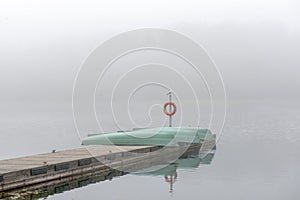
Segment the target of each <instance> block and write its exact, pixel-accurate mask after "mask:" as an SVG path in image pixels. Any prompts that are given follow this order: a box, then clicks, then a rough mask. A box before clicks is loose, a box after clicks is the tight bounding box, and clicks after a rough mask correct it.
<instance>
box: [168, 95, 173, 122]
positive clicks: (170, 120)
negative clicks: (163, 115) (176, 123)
mask: <svg viewBox="0 0 300 200" xmlns="http://www.w3.org/2000/svg"><path fill="white" fill-rule="evenodd" d="M168 94H169V102H172V92H171V91H170V92H169V93H168ZM169 112H170V113H171V112H172V106H171V104H170V105H169ZM169 127H172V115H170V116H169Z"/></svg>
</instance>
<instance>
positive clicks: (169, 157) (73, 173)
mask: <svg viewBox="0 0 300 200" xmlns="http://www.w3.org/2000/svg"><path fill="white" fill-rule="evenodd" d="M207 144H211V145H215V143H214V141H213V142H210V143H207ZM207 144H206V146H207ZM211 145H210V147H209V148H210V149H212V148H211ZM201 146H203V147H204V146H205V145H203V144H193V145H190V144H181V145H179V146H170V147H161V146H112V145H97V146H87V147H83V148H79V149H72V150H65V151H58V152H53V153H45V154H38V155H33V156H26V157H21V158H15V159H8V160H2V161H0V198H2V197H4V196H5V195H6V194H8V192H9V191H13V190H20V189H21V190H22V188H28V187H33V188H34V187H39V186H37V185H45V184H46V185H47V184H49V183H51V182H52V183H53V182H55V181H61V180H70V179H73V178H74V177H80V176H89V175H92V174H95V173H96V174H106V173H109V172H111V170H114V174H118V175H123V174H126V173H127V172H134V171H137V170H141V169H143V168H146V167H150V166H154V165H159V164H166V163H171V162H172V161H174V160H177V159H178V158H180V157H184V156H187V155H190V154H199V149H200V148H201ZM206 148H207V147H206ZM137 163H138V164H137ZM115 171H117V173H116V172H115ZM118 172H119V173H118Z"/></svg>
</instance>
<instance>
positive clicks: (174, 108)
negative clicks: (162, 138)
mask: <svg viewBox="0 0 300 200" xmlns="http://www.w3.org/2000/svg"><path fill="white" fill-rule="evenodd" d="M168 105H170V106H172V107H173V111H172V112H169V111H167V107H168ZM176 109H177V108H176V104H175V103H174V102H172V101H169V102H166V103H165V105H164V113H165V114H166V115H168V116H172V115H174V114H175V113H176Z"/></svg>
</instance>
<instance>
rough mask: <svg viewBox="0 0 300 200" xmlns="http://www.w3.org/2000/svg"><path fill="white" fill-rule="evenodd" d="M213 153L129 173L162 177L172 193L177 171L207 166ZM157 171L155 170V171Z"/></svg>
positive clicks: (192, 156)
mask: <svg viewBox="0 0 300 200" xmlns="http://www.w3.org/2000/svg"><path fill="white" fill-rule="evenodd" d="M214 154H215V152H214V151H213V152H210V153H207V154H205V156H203V155H201V156H196V155H186V156H185V157H184V158H179V159H178V160H176V161H175V162H173V163H170V164H169V165H167V166H163V165H162V166H161V168H160V167H159V166H152V167H150V168H147V169H143V170H139V171H137V172H134V173H131V174H136V175H150V176H162V177H163V178H164V181H165V182H167V183H168V184H170V192H171V193H172V192H173V185H174V183H175V182H176V181H177V177H178V172H177V169H195V168H198V167H199V166H200V165H209V164H210V163H211V161H212V159H213V157H214ZM154 168H155V169H158V170H155V169H154ZM153 169H154V170H153Z"/></svg>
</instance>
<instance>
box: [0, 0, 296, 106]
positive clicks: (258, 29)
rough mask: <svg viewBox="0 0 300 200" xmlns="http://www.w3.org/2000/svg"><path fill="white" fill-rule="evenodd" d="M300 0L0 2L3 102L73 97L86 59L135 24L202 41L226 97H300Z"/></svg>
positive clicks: (65, 99) (135, 27)
mask: <svg viewBox="0 0 300 200" xmlns="http://www.w3.org/2000/svg"><path fill="white" fill-rule="evenodd" d="M299 11H300V5H299V2H297V1H296V0H295V1H286V0H281V1H274V0H272V1H271V0H266V1H259V0H247V1H239V0H231V1H226V2H225V1H221V0H219V1H217V0H214V1H212V0H207V1H198V0H191V1H185V2H184V1H177V0H173V1H163V0H152V1H137V0H126V1H114V0H112V1H73V0H72V1H55V0H54V1H47V2H45V1H32V0H29V1H8V0H4V1H1V2H0V36H1V37H0V89H1V101H5V102H21V103H22V104H24V103H25V102H32V101H36V102H51V103H57V102H58V103H60V102H67V103H69V102H71V95H72V85H73V83H74V80H75V77H76V73H77V72H78V70H79V69H80V66H81V64H82V63H83V61H84V59H85V58H86V57H87V56H88V55H89V53H90V52H91V51H93V50H94V49H95V48H96V47H97V46H98V45H100V44H101V43H102V42H103V41H105V40H107V39H109V38H110V37H112V36H114V35H117V34H119V33H122V32H125V31H129V30H133V29H138V28H147V27H153V28H166V29H170V30H175V31H178V32H180V33H182V34H185V35H187V36H189V37H190V38H192V39H193V40H194V41H196V42H198V43H199V44H201V45H202V46H203V47H204V48H205V49H206V50H207V52H208V53H209V55H210V56H211V58H212V59H213V60H214V62H215V63H216V65H217V66H218V68H219V69H220V72H221V74H222V76H223V79H224V82H225V87H226V89H227V93H228V98H229V99H243V98H274V97H276V98H291V99H294V98H295V97H298V95H299V91H298V90H296V88H297V87H298V86H299V85H300V81H299V80H300V79H299V75H300V68H299V64H300V61H299V60H300V25H299V24H300V23H299V19H300V12H299Z"/></svg>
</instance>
